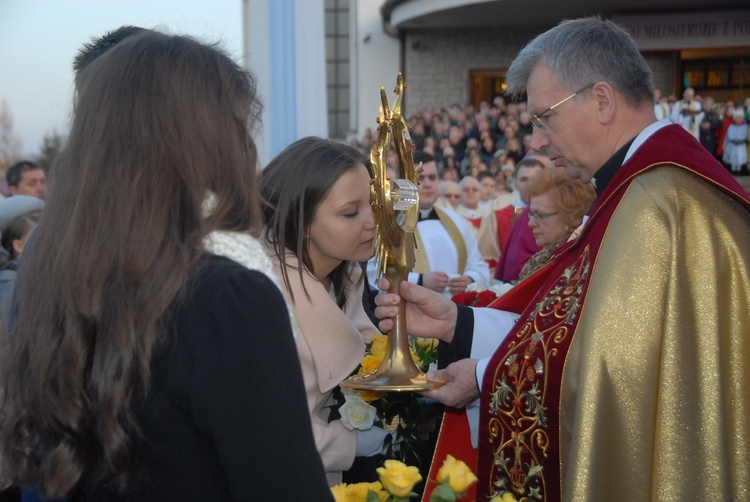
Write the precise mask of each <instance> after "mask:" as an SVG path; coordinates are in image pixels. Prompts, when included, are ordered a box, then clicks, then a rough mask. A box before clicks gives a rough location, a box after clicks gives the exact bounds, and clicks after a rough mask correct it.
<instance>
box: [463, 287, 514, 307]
mask: <svg viewBox="0 0 750 502" xmlns="http://www.w3.org/2000/svg"><path fill="white" fill-rule="evenodd" d="M512 287H513V285H512V284H509V283H501V284H493V285H492V286H491V287H490V288H489V289H486V288H485V287H484V286H482V285H481V284H477V283H476V282H472V283H471V284H469V286H468V287H467V288H466V291H464V292H463V293H456V294H455V295H453V296H452V297H451V300H453V302H454V303H457V304H458V305H466V306H469V307H486V306H487V305H489V304H490V303H492V302H493V301H494V300H495V298H498V297H500V296H503V295H504V294H505V293H507V292H508V291H510V289H511V288H512Z"/></svg>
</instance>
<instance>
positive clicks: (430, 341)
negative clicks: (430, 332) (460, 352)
mask: <svg viewBox="0 0 750 502" xmlns="http://www.w3.org/2000/svg"><path fill="white" fill-rule="evenodd" d="M414 343H415V344H416V345H417V347H420V348H423V349H425V350H429V351H431V350H434V349H436V348H437V346H438V343H440V340H438V339H437V338H419V337H416V338H414Z"/></svg>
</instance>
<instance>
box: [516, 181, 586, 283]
mask: <svg viewBox="0 0 750 502" xmlns="http://www.w3.org/2000/svg"><path fill="white" fill-rule="evenodd" d="M529 195H530V199H529V200H530V203H529V208H530V211H529V227H530V228H531V230H532V232H533V234H534V240H535V242H536V245H537V246H539V247H541V248H542V249H541V250H540V251H538V252H537V253H536V254H534V255H532V256H531V258H529V260H528V261H527V262H526V264H525V265H524V266H523V268H522V269H521V273H520V275H519V276H518V280H519V281H522V280H524V279H525V278H527V277H529V276H530V275H531V274H533V273H534V272H536V271H537V270H539V269H540V268H542V267H543V266H544V265H545V264H546V263H547V262H548V260H549V257H550V256H551V255H552V253H553V252H554V251H555V250H556V249H557V248H558V247H560V246H561V245H563V244H564V243H565V242H566V241H567V240H568V238H569V237H570V235H571V234H572V233H573V231H574V230H575V229H576V228H578V227H579V226H580V225H581V223H582V222H583V220H584V217H585V215H586V213H588V211H589V208H590V207H591V204H592V203H593V202H594V199H595V198H596V192H595V191H594V187H593V186H591V184H590V183H583V182H581V181H578V180H574V179H571V178H569V177H568V176H567V175H566V174H565V171H564V170H563V169H559V168H555V167H551V168H548V169H542V170H541V171H539V173H538V174H537V175H536V176H535V177H534V178H533V179H532V180H531V183H530V184H529Z"/></svg>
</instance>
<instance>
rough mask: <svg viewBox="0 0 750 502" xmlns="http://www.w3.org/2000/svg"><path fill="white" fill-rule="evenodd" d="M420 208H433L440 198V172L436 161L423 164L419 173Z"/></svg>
mask: <svg viewBox="0 0 750 502" xmlns="http://www.w3.org/2000/svg"><path fill="white" fill-rule="evenodd" d="M418 189H419V209H422V210H425V209H431V208H432V206H433V205H434V204H435V201H436V200H437V198H438V174H437V164H435V162H434V161H433V162H425V163H423V164H422V172H421V173H420V174H419V187H418Z"/></svg>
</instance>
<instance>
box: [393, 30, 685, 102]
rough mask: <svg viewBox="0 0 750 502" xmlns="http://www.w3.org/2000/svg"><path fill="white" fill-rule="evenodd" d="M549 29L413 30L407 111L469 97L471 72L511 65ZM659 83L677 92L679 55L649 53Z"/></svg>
mask: <svg viewBox="0 0 750 502" xmlns="http://www.w3.org/2000/svg"><path fill="white" fill-rule="evenodd" d="M545 29H547V28H538V29H537V28H533V29H529V28H497V29H494V28H474V29H443V30H414V31H411V32H409V33H407V35H406V37H405V42H404V78H405V80H406V83H407V86H408V87H407V92H406V96H405V100H404V102H405V109H406V115H409V114H412V113H416V112H417V111H419V110H422V109H424V108H428V107H441V106H446V105H450V104H452V103H458V104H460V105H465V104H466V103H467V102H468V99H469V71H470V70H497V69H501V70H502V69H507V68H508V66H509V65H510V63H511V62H512V61H513V58H514V57H515V56H516V54H518V51H520V50H521V49H522V48H523V46H524V45H526V43H527V42H528V41H529V40H531V39H532V38H533V37H534V36H536V35H537V34H538V33H541V32H542V31H544V30H545ZM644 57H645V59H646V61H647V62H648V64H649V66H650V67H651V70H652V72H653V74H654V86H655V87H659V88H661V89H662V91H663V92H664V93H665V94H669V93H670V92H675V91H674V90H673V89H672V85H673V81H674V60H675V58H674V54H673V53H671V52H652V53H647V54H644Z"/></svg>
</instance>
